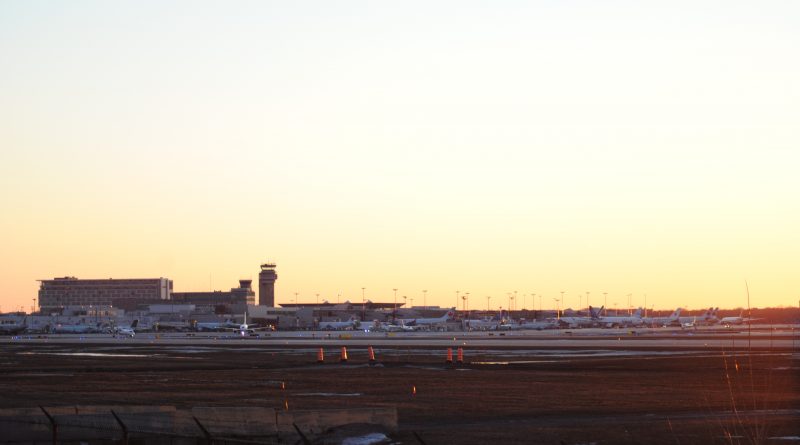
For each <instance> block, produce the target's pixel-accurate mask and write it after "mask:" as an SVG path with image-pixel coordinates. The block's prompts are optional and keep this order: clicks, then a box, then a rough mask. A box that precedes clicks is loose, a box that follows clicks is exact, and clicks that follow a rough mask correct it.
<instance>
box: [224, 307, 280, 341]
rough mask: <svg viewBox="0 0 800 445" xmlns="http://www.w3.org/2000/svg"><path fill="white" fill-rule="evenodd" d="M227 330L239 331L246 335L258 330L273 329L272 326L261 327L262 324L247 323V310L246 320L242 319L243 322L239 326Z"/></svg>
mask: <svg viewBox="0 0 800 445" xmlns="http://www.w3.org/2000/svg"><path fill="white" fill-rule="evenodd" d="M227 330H233V331H238V332H239V334H241V335H242V336H244V335H247V334H255V333H256V331H271V330H272V326H268V327H261V326H259V325H257V324H247V312H245V313H244V320H242V324H240V325H239V327H237V328H235V329H231V328H228V329H227Z"/></svg>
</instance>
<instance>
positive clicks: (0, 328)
mask: <svg viewBox="0 0 800 445" xmlns="http://www.w3.org/2000/svg"><path fill="white" fill-rule="evenodd" d="M27 329H28V317H27V316H25V318H23V319H22V322H21V323H20V322H19V321H17V320H12V319H3V320H0V335H17V334H21V333H23V332H25V331H26V330H27Z"/></svg>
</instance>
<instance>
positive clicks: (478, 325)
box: [462, 318, 500, 331]
mask: <svg viewBox="0 0 800 445" xmlns="http://www.w3.org/2000/svg"><path fill="white" fill-rule="evenodd" d="M462 325H463V328H464V330H465V331H490V330H491V331H493V330H496V329H497V327H498V326H499V325H500V321H499V320H493V319H491V318H484V319H479V320H464V322H463V323H462Z"/></svg>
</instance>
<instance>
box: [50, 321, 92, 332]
mask: <svg viewBox="0 0 800 445" xmlns="http://www.w3.org/2000/svg"><path fill="white" fill-rule="evenodd" d="M51 330H52V332H53V333H54V334H97V333H99V332H103V329H102V328H101V324H100V323H97V324H96V325H90V324H61V323H57V324H56V325H55V326H53V327H52V329H51Z"/></svg>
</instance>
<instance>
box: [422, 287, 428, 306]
mask: <svg viewBox="0 0 800 445" xmlns="http://www.w3.org/2000/svg"><path fill="white" fill-rule="evenodd" d="M422 306H423V307H426V308H427V307H428V290H427V289H423V290H422Z"/></svg>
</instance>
